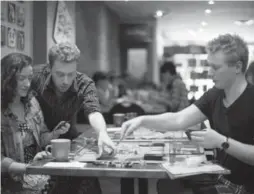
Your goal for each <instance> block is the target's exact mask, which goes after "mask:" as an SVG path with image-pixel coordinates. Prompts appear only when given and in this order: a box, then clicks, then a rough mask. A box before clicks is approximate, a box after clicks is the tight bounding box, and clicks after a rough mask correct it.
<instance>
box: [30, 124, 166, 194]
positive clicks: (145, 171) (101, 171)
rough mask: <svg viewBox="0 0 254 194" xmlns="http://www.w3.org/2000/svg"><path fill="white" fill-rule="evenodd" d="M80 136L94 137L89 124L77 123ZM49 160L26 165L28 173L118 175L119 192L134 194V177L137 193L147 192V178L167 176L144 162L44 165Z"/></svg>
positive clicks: (159, 168) (158, 167) (163, 177)
mask: <svg viewBox="0 0 254 194" xmlns="http://www.w3.org/2000/svg"><path fill="white" fill-rule="evenodd" d="M76 127H77V129H78V131H79V132H82V131H83V134H82V135H81V136H85V137H94V135H95V132H94V130H93V129H92V128H91V126H90V125H77V126H76ZM47 162H49V160H42V161H37V162H35V163H33V164H30V165H29V166H28V167H27V173H28V174H45V175H57V176H94V177H119V178H121V193H122V194H134V179H135V178H137V179H138V185H139V193H140V194H147V193H148V179H149V178H155V179H165V178H169V176H168V175H167V173H166V171H165V170H164V169H163V168H162V167H160V165H159V164H146V165H144V166H142V165H138V164H135V165H134V166H133V167H132V168H115V167H113V168H112V167H104V166H94V165H93V164H90V163H87V165H85V163H84V167H82V168H74V167H71V168H66V167H61V168H60V167H44V166H43V165H44V164H46V163H47Z"/></svg>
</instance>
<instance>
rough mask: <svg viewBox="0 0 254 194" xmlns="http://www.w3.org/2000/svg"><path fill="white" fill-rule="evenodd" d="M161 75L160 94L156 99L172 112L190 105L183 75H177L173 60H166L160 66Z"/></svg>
mask: <svg viewBox="0 0 254 194" xmlns="http://www.w3.org/2000/svg"><path fill="white" fill-rule="evenodd" d="M160 77H161V81H162V83H161V84H162V85H161V90H160V95H158V96H155V97H154V100H155V101H156V102H157V103H160V104H163V105H164V106H167V107H168V108H167V109H168V111H170V112H177V111H180V110H182V109H184V108H186V107H187V106H189V101H188V91H187V89H186V86H185V84H184V83H183V81H182V79H181V77H180V76H179V75H177V72H176V67H175V65H174V63H173V62H171V61H169V62H164V64H163V65H162V66H161V68H160ZM152 97H153V96H152Z"/></svg>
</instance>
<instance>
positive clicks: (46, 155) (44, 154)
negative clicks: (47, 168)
mask: <svg viewBox="0 0 254 194" xmlns="http://www.w3.org/2000/svg"><path fill="white" fill-rule="evenodd" d="M51 158H52V155H51V153H50V152H47V151H42V152H38V153H37V154H36V155H35V156H34V159H33V161H38V160H43V159H51Z"/></svg>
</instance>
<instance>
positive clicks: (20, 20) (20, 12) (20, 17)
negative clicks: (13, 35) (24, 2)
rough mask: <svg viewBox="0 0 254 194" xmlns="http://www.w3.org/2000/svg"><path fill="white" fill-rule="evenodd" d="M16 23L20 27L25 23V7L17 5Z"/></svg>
mask: <svg viewBox="0 0 254 194" xmlns="http://www.w3.org/2000/svg"><path fill="white" fill-rule="evenodd" d="M16 8H17V24H18V25H19V26H21V27H24V25H25V8H24V7H22V6H17V7H16Z"/></svg>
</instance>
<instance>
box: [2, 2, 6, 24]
mask: <svg viewBox="0 0 254 194" xmlns="http://www.w3.org/2000/svg"><path fill="white" fill-rule="evenodd" d="M1 20H2V21H5V20H6V2H5V1H1Z"/></svg>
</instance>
